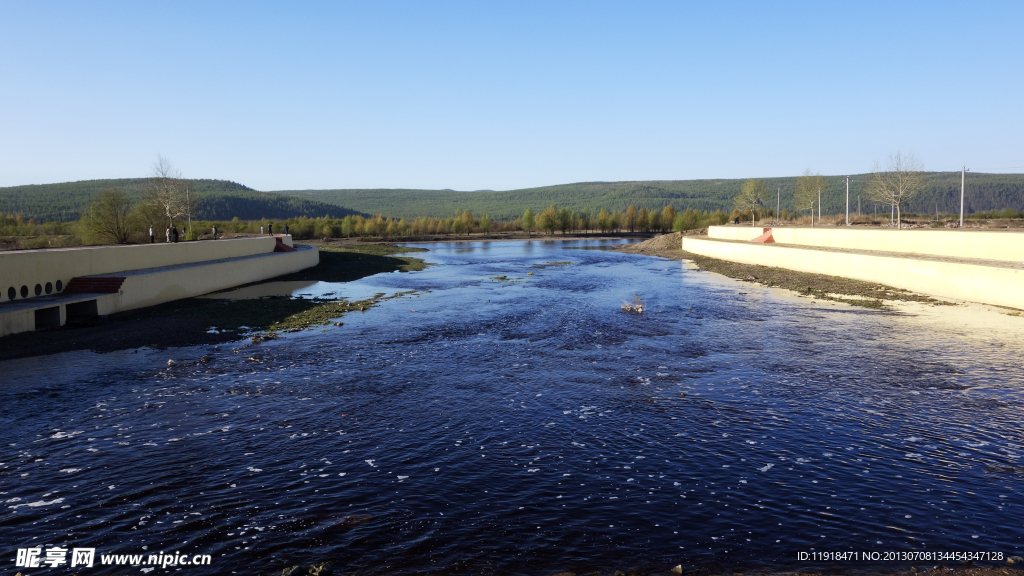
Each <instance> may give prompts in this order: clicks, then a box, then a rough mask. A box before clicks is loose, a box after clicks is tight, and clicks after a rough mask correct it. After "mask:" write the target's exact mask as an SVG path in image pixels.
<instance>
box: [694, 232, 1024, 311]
mask: <svg viewBox="0 0 1024 576" xmlns="http://www.w3.org/2000/svg"><path fill="white" fill-rule="evenodd" d="M682 249H683V250H685V251H687V252H692V253H695V254H700V255H703V256H709V257H712V258H719V259H722V260H729V261H732V262H740V263H744V264H757V265H762V266H774V267H777V268H784V269H788V270H797V271H800V272H810V273H815V274H827V275H831V276H840V277H844V278H853V279H856V280H863V281H866V282H877V283H879V284H885V285H888V286H893V287H895V288H902V289H905V290H910V291H912V292H918V293H921V294H928V295H931V296H940V297H946V298H952V299H957V300H967V301H971V302H981V303H984V304H994V305H997V306H1005V307H1008V308H1015V309H1024V233H1019V232H980V231H978V232H976V231H964V230H875V229H867V230H865V229H843V228H838V229H822V228H816V229H809V228H755V227H743V226H712V227H710V228H709V229H708V235H707V236H684V237H683V239H682Z"/></svg>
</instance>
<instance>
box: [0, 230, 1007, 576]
mask: <svg viewBox="0 0 1024 576" xmlns="http://www.w3.org/2000/svg"><path fill="white" fill-rule="evenodd" d="M601 245H602V243H601V242H598V241H567V242H561V241H556V242H553V243H549V241H534V242H531V243H514V242H495V243H489V244H486V245H484V244H481V243H472V244H450V243H449V244H431V245H428V246H427V247H428V248H430V249H431V252H428V253H426V254H425V255H426V258H427V260H429V261H432V262H436V263H438V264H441V265H440V266H434V267H431V268H429V269H428V270H426V271H423V272H417V273H411V274H385V275H380V276H376V277H371V278H367V279H364V280H363V281H360V282H355V283H350V284H345V285H342V287H341V288H335V289H336V290H337V291H339V292H340V293H342V295H344V296H348V295H349V294H355V293H357V292H358V290H369V291H370V293H371V294H372V293H373V292H379V291H389V292H391V293H394V292H397V291H404V290H417V291H419V292H418V295H417V296H414V297H405V298H399V299H395V300H391V301H387V302H384V303H382V304H381V306H379V307H377V308H374V309H371V310H370V311H368V312H366V313H361V314H350V315H348V316H346V317H345V324H344V326H342V327H330V328H328V329H326V330H323V331H317V332H301V333H296V334H291V335H288V336H287V337H284V338H282V339H280V340H277V341H272V342H267V343H264V344H260V345H258V346H253V347H251V348H248V349H246V350H244V351H243V352H242V353H239V354H232V353H231V352H230V351H228V349H229V348H230V346H224V347H222V348H223V350H221V351H214V350H213V349H212V348H208V347H197V348H194V349H183V350H171V351H145V350H144V351H141V352H139V353H137V354H132V353H131V352H126V353H119V354H117V355H94V354H88V353H78V355H62V359H61V360H59V361H50V362H45V361H43V362H40V361H36V362H33V363H24V362H20V361H15V362H7V363H3V364H0V373H2V374H4V377H5V381H14V382H15V383H14V384H11V385H6V386H5V388H4V389H3V393H4V395H5V397H4V402H3V408H2V412H0V417H2V418H3V423H4V424H5V426H4V427H3V428H2V430H3V431H2V432H0V435H2V436H0V446H2V448H0V461H2V462H3V464H2V465H0V466H2V468H0V483H2V486H3V489H2V492H4V493H3V494H2V495H0V496H2V498H3V501H4V506H5V507H6V512H7V514H6V515H5V516H4V517H2V519H0V523H2V533H3V534H4V536H5V541H7V542H8V543H9V544H10V546H9V547H8V548H15V547H24V546H29V545H38V546H48V545H52V546H56V545H63V544H67V545H68V546H78V547H83V546H90V547H92V546H95V547H96V548H97V549H98V551H104V552H115V551H121V552H122V553H130V552H136V551H138V552H141V550H142V549H143V547H148V549H149V550H156V549H159V550H163V551H165V552H166V551H169V550H179V551H187V552H190V553H191V552H192V551H196V552H197V553H204V554H213V555H214V557H215V560H214V566H213V569H212V570H210V571H209V572H203V569H201V568H189V573H190V574H204V573H211V574H213V573H229V572H231V571H238V573H240V574H241V573H268V574H269V573H271V572H275V573H280V570H281V569H282V568H283V567H284V566H286V565H290V564H296V563H305V564H308V563H312V562H314V561H319V560H325V559H330V560H333V561H334V562H335V564H336V565H338V566H340V567H341V570H342V571H343V572H345V573H348V572H355V571H359V572H360V573H365V574H390V573H442V572H443V573H467V574H469V573H472V574H476V573H481V572H487V573H495V574H536V573H538V572H545V571H550V572H552V573H553V572H557V571H560V570H572V571H575V572H577V573H583V572H587V571H589V570H593V569H600V570H602V571H605V572H606V573H610V572H611V571H613V570H615V569H623V570H624V571H626V570H628V569H630V568H634V567H635V568H644V567H645V566H646V567H647V568H649V569H652V570H654V569H657V570H664V569H665V568H667V567H669V566H674V565H676V564H680V563H682V564H684V566H697V565H707V564H709V563H714V564H717V565H719V566H721V567H722V569H735V570H743V569H747V568H750V567H757V566H761V567H768V568H779V569H781V568H787V567H790V568H791V567H797V566H803V567H809V566H810V565H798V564H797V563H796V562H795V560H794V558H795V553H796V552H797V551H810V550H812V549H814V550H819V551H820V550H837V549H857V550H879V551H884V550H989V551H1001V552H1004V553H1010V552H1019V551H1020V549H1021V548H1022V547H1024V545H1022V542H1021V539H1022V536H1024V530H1022V529H1021V527H1020V522H1019V521H1018V520H1017V519H1018V518H1019V515H1020V511H1021V506H1022V504H1024V499H1022V497H1021V494H1020V486H1021V480H1022V479H1024V462H1022V461H1021V458H1022V455H1024V448H1022V440H1024V439H1022V433H1021V422H1020V414H1021V407H1022V406H1024V394H1022V386H1021V384H1022V382H1021V376H1020V366H1021V364H1022V362H1021V361H1022V348H1024V342H1021V341H1020V340H1009V341H1008V340H999V339H997V338H994V337H992V336H991V335H987V334H980V335H979V334H974V335H969V334H966V333H965V332H964V331H962V330H961V331H958V330H956V329H954V328H950V329H947V330H937V329H934V327H932V326H928V327H922V325H921V324H920V323H918V322H916V321H915V320H914V319H913V318H909V317H907V316H904V315H900V314H892V313H878V312H872V311H865V310H859V309H855V308H850V307H846V306H841V305H833V304H817V303H813V302H811V301H809V300H807V299H797V298H793V297H789V296H786V295H785V294H783V293H780V292H777V291H773V290H769V289H764V288H761V287H758V286H750V285H740V284H737V283H734V282H732V281H728V280H723V279H720V278H718V277H716V276H713V275H710V274H705V273H698V272H694V271H690V270H686V269H685V268H684V267H683V266H682V265H681V264H680V263H679V262H668V261H665V260H659V259H655V258H648V257H643V256H635V255H626V254H619V253H614V252H607V251H602V250H593V249H580V248H594V247H599V246H601ZM545 262H568V264H565V265H558V266H551V265H545V264H544V263H545ZM529 272H534V274H533V275H529V274H528V273H529ZM501 276H505V277H506V279H505V280H499V279H496V278H499V277H501ZM509 280H513V281H509ZM310 288H311V287H305V288H302V289H301V290H303V291H304V290H309V289H310ZM634 292H639V293H641V294H642V295H643V297H644V300H645V303H646V306H645V312H644V314H643V315H642V316H639V315H635V314H627V313H623V312H621V311H619V305H620V303H621V301H622V300H623V299H627V298H629V297H630V296H631V295H632V294H633V293H634ZM202 354H207V355H208V356H210V358H211V359H212V360H211V361H210V362H208V363H198V362H195V360H196V359H198V357H199V356H201V355H202ZM169 357H174V358H177V359H178V361H179V362H178V364H177V365H176V366H173V367H168V366H167V365H166V360H167V358H169ZM930 564H933V563H930ZM887 566H889V567H892V566H894V565H892V564H889V565H887ZM103 570H104V569H99V568H98V569H96V573H97V574H101V573H114V572H103ZM55 573H56V572H55Z"/></svg>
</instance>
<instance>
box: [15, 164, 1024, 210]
mask: <svg viewBox="0 0 1024 576" xmlns="http://www.w3.org/2000/svg"><path fill="white" fill-rule="evenodd" d="M868 178H869V175H867V174H859V175H855V176H851V177H850V209H851V211H856V209H857V198H858V196H860V197H861V199H862V200H861V209H862V211H863V212H864V213H871V212H872V211H873V210H875V208H876V207H875V205H874V204H873V203H872V202H871V201H870V200H868V198H867V196H866V194H865V193H864V188H865V186H866V184H867V181H868ZM146 180H147V179H145V178H121V179H117V180H85V181H81V182H66V183H63V184H38V185H29V186H12V187H8V188H0V213H8V214H22V215H24V216H25V217H26V218H32V219H34V220H35V221H37V222H49V221H54V220H56V221H69V220H76V219H78V217H79V215H80V214H81V212H82V210H83V209H84V208H85V207H86V206H88V205H89V203H90V202H92V199H93V197H94V196H95V195H96V194H98V193H99V192H101V191H103V190H106V189H108V188H119V189H121V190H122V191H124V192H125V193H127V194H129V195H130V196H132V197H134V198H139V199H141V198H142V196H143V192H144V188H145V183H146ZM744 181H745V180H744V179H728V180H726V179H723V180H651V181H640V182H581V183H577V184H560V185H556V186H544V187H540V188H525V189H521V190H509V191H504V192H493V191H479V192H457V191H452V190H414V189H408V190H407V189H377V190H284V191H279V192H258V191H256V190H253V189H252V188H249V187H247V186H243V185H242V184H238V183H236V182H231V181H228V180H188V183H189V188H190V189H191V190H192V191H194V192H195V193H197V194H198V195H199V196H200V198H202V209H201V213H200V214H199V215H198V216H197V217H199V218H204V219H210V220H230V219H231V218H233V217H236V216H237V217H239V218H242V219H243V220H256V219H260V218H290V217H297V216H309V217H315V216H326V215H330V216H332V217H335V218H340V217H344V216H346V215H348V214H357V213H358V214H364V215H365V214H383V215H385V216H393V217H405V218H415V217H419V216H428V217H448V216H451V215H452V214H454V213H455V211H456V210H457V209H467V210H471V211H472V212H473V213H474V214H478V215H479V214H485V213H486V214H489V215H490V216H491V217H492V218H498V219H502V220H506V219H512V218H516V217H517V216H521V215H522V213H523V211H524V210H526V209H527V208H530V209H531V210H533V211H534V212H535V213H537V212H539V211H540V210H543V209H544V208H546V207H547V206H549V205H551V204H555V205H557V206H558V207H559V208H569V209H572V210H576V211H579V210H582V209H583V208H590V209H591V210H593V211H595V212H596V211H598V210H600V209H601V208H607V209H608V210H624V209H625V208H626V207H627V206H629V205H630V204H632V205H634V206H636V207H637V208H644V207H646V208H651V209H654V208H659V209H660V208H663V207H664V206H666V205H668V204H671V205H672V206H674V207H675V209H676V210H678V211H682V210H685V209H687V208H693V209H698V210H707V211H713V210H719V209H721V210H726V211H729V210H731V209H732V206H733V198H735V197H736V195H737V194H739V191H740V187H741V186H742V185H743V182H744ZM764 181H765V182H766V183H767V184H768V187H769V188H771V189H773V190H775V189H781V195H782V207H783V208H788V209H789V210H794V208H795V207H794V205H793V202H792V197H793V195H792V191H793V188H794V185H795V183H796V177H786V178H764ZM826 181H827V182H828V190H826V191H825V193H824V194H823V195H822V204H823V209H824V212H825V213H827V214H839V213H842V212H843V211H844V209H845V202H846V179H845V177H841V176H828V177H826ZM770 204H772V205H773V206H774V202H771V203H770ZM965 205H966V211H967V212H968V213H971V212H982V211H989V210H1001V209H1003V208H1013V209H1014V210H1018V211H1021V210H1024V174H981V173H968V174H967V193H966V201H965ZM877 209H878V211H879V212H885V211H887V210H888V207H887V206H878V207H877ZM936 209H937V210H938V211H939V212H942V213H957V212H959V210H960V174H959V173H951V172H931V173H929V174H928V177H927V184H926V186H925V189H924V190H923V191H922V192H921V194H920V195H919V196H918V197H917V199H916V200H915V201H914V202H912V203H911V204H910V205H909V206H908V207H907V208H906V209H905V210H904V211H907V212H918V213H925V214H931V213H934V212H935V211H936Z"/></svg>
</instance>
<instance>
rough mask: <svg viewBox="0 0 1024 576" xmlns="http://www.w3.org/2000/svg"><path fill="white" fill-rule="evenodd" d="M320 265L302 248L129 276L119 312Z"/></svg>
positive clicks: (310, 249)
mask: <svg viewBox="0 0 1024 576" xmlns="http://www.w3.org/2000/svg"><path fill="white" fill-rule="evenodd" d="M319 263H320V252H319V251H318V250H317V249H316V248H313V247H310V246H300V247H299V249H298V250H297V251H295V252H277V253H274V254H269V255H266V256H260V257H256V258H246V259H244V260H235V261H229V262H220V263H213V264H207V265H198V266H189V267H186V268H172V269H170V270H166V271H157V272H150V273H146V274H135V275H128V276H127V277H126V278H125V281H124V284H122V285H121V294H120V299H119V302H118V310H117V311H124V310H133V309H135V308H142V307H144V306H153V305H155V304H162V303H164V302H170V301H172V300H178V299H181V298H191V297H193V296H200V295H203V294H208V293H210V292H216V291H217V290H223V289H225V288H231V287H234V286H240V285H242V284H248V283H250V282H257V281H259V280H266V279H267V278H273V277H275V276H281V275H283V274H290V273H292V272H298V271H299V270H304V269H306V268H310V267H312V266H316V265H317V264H319ZM100 313H101V314H109V313H110V312H100Z"/></svg>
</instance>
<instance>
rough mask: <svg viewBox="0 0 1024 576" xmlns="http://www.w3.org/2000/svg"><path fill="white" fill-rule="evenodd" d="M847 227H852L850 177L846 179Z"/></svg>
mask: <svg viewBox="0 0 1024 576" xmlns="http://www.w3.org/2000/svg"><path fill="white" fill-rule="evenodd" d="M846 225H847V226H849V225H850V177H849V176H847V177H846Z"/></svg>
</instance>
